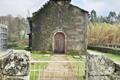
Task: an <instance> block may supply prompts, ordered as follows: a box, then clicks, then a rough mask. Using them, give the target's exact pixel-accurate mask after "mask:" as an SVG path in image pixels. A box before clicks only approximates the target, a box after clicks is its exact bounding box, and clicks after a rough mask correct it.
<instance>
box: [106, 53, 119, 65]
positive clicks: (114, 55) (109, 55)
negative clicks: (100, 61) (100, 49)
mask: <svg viewBox="0 0 120 80" xmlns="http://www.w3.org/2000/svg"><path fill="white" fill-rule="evenodd" d="M105 56H107V57H108V58H109V59H111V60H113V61H115V62H117V63H120V55H119V54H113V53H106V54H105Z"/></svg>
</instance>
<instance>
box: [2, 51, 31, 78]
mask: <svg viewBox="0 0 120 80" xmlns="http://www.w3.org/2000/svg"><path fill="white" fill-rule="evenodd" d="M29 61H30V57H29V55H28V52H26V51H18V52H16V51H13V53H11V54H8V55H7V56H6V57H5V58H4V59H3V64H2V74H3V75H6V76H27V75H28V73H29V65H30V63H29Z"/></svg>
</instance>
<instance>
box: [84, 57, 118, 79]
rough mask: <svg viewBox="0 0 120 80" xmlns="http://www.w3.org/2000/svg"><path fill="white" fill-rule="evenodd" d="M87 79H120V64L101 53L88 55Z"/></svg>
mask: <svg viewBox="0 0 120 80" xmlns="http://www.w3.org/2000/svg"><path fill="white" fill-rule="evenodd" d="M86 80H120V64H117V63H115V62H113V61H112V60H110V59H108V58H106V57H104V56H100V55H88V56H87V60H86Z"/></svg>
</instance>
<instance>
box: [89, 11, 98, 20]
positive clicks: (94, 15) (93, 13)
mask: <svg viewBox="0 0 120 80" xmlns="http://www.w3.org/2000/svg"><path fill="white" fill-rule="evenodd" d="M90 21H91V22H97V14H96V11H95V10H92V11H91V14H90Z"/></svg>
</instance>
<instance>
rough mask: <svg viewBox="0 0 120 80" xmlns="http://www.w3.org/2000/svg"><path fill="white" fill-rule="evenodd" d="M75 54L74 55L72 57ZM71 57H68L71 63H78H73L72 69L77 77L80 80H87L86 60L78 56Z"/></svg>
mask: <svg viewBox="0 0 120 80" xmlns="http://www.w3.org/2000/svg"><path fill="white" fill-rule="evenodd" d="M72 54H73V55H72ZM72 54H70V55H66V57H67V58H68V60H69V61H78V62H73V63H71V66H72V69H73V71H74V74H75V76H76V77H78V78H79V79H80V80H85V79H84V77H85V60H84V59H83V58H82V57H79V55H78V54H74V53H72Z"/></svg>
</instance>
